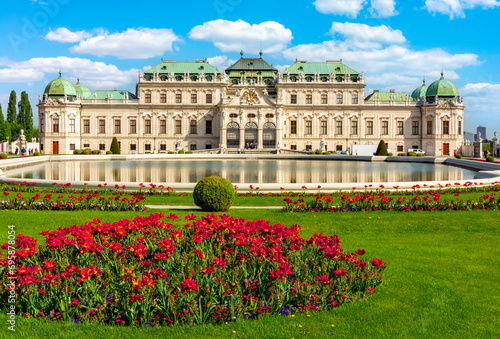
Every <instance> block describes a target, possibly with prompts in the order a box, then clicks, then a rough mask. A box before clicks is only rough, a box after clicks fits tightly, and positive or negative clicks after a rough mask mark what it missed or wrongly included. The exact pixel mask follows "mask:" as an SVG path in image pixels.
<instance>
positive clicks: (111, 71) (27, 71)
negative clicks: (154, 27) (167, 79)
mask: <svg viewBox="0 0 500 339" xmlns="http://www.w3.org/2000/svg"><path fill="white" fill-rule="evenodd" d="M0 66H7V67H8V68H5V69H3V70H0V82H33V81H39V80H45V81H47V82H48V81H50V80H52V79H53V78H55V77H57V73H58V72H59V70H60V69H61V70H62V72H63V77H64V78H65V79H67V80H69V81H71V82H72V83H75V82H76V77H77V76H80V80H81V83H82V84H84V85H85V86H87V87H89V88H90V89H91V90H96V89H112V88H114V87H122V86H125V85H127V84H130V83H133V82H135V81H136V80H137V78H138V74H139V70H137V69H130V70H120V69H119V68H118V67H116V66H115V65H111V64H109V65H107V64H105V63H103V62H96V61H92V60H89V59H82V58H68V57H57V58H32V59H29V60H26V61H10V60H8V59H0ZM1 71H3V72H1ZM16 74H17V75H18V76H19V75H21V77H22V81H21V80H18V81H16V77H15V76H13V75H16Z"/></svg>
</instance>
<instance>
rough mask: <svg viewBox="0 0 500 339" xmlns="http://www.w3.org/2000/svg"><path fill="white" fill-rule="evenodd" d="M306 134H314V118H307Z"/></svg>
mask: <svg viewBox="0 0 500 339" xmlns="http://www.w3.org/2000/svg"><path fill="white" fill-rule="evenodd" d="M306 134H313V122H312V120H306Z"/></svg>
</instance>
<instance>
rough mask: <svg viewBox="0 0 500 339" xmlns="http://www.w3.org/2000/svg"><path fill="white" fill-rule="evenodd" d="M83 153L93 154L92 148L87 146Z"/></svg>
mask: <svg viewBox="0 0 500 339" xmlns="http://www.w3.org/2000/svg"><path fill="white" fill-rule="evenodd" d="M83 154H86V155H89V154H92V150H91V149H90V148H86V149H84V150H83Z"/></svg>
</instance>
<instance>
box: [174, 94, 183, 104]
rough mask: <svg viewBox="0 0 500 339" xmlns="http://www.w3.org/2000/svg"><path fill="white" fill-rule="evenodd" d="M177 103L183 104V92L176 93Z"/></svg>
mask: <svg viewBox="0 0 500 339" xmlns="http://www.w3.org/2000/svg"><path fill="white" fill-rule="evenodd" d="M175 103H176V104H182V93H175Z"/></svg>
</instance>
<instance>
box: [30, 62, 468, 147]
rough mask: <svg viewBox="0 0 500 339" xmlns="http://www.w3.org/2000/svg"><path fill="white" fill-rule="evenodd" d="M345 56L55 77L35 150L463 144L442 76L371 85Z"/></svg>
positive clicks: (460, 111)
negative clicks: (399, 85)
mask: <svg viewBox="0 0 500 339" xmlns="http://www.w3.org/2000/svg"><path fill="white" fill-rule="evenodd" d="M365 86H366V85H365V80H364V75H363V74H360V73H358V72H356V71H355V70H353V69H351V68H350V67H348V66H346V65H345V64H343V63H342V61H327V62H325V63H311V62H306V61H298V60H297V61H296V62H295V63H294V64H293V65H292V66H290V67H289V68H287V69H285V70H284V72H282V73H281V72H279V71H278V70H277V69H276V68H274V67H273V66H272V65H271V64H269V63H267V62H266V61H265V60H264V59H263V58H262V53H261V54H260V58H244V57H243V53H241V58H240V59H239V60H238V61H237V62H236V63H234V64H233V65H231V66H230V67H228V68H227V69H226V70H225V71H224V72H223V73H220V72H218V70H217V69H216V68H215V67H213V66H211V65H210V64H209V63H208V62H207V61H206V60H197V61H195V62H176V61H172V60H162V62H161V63H160V64H158V65H156V66H154V67H153V68H151V69H150V70H148V71H146V72H144V73H141V74H140V76H139V82H138V83H137V86H136V93H130V92H128V91H124V90H112V91H95V92H93V93H92V92H91V91H90V90H89V89H88V88H87V87H85V86H83V85H82V84H80V81H79V79H78V82H77V83H76V84H75V85H73V84H71V83H70V82H69V81H67V80H65V79H63V78H62V77H61V74H60V76H59V78H57V79H55V80H53V81H51V82H50V83H49V84H48V85H47V87H46V88H45V92H44V94H43V96H41V97H40V98H39V104H38V114H39V130H40V139H41V141H40V143H41V151H42V153H45V154H59V153H61V154H70V153H73V150H75V149H83V148H90V149H92V150H101V152H105V151H106V150H109V149H110V146H111V141H112V139H113V137H116V138H117V139H118V141H119V144H120V148H121V153H122V154H133V153H166V152H168V151H178V150H181V149H182V150H184V151H195V152H198V151H202V150H206V149H212V150H213V149H216V148H220V149H221V151H226V152H227V151H229V152H231V151H236V150H237V149H241V150H243V149H245V148H249V147H252V148H256V149H259V150H269V151H272V150H276V149H280V150H282V151H285V150H287V151H290V152H293V151H306V150H316V149H323V150H327V151H329V152H336V151H339V152H340V151H347V150H348V149H349V148H350V146H352V145H353V144H378V143H379V141H380V140H384V141H385V142H386V144H387V146H388V148H389V149H391V150H392V152H393V153H395V154H396V153H399V152H406V151H407V149H409V148H420V149H422V150H424V151H425V152H426V153H427V154H428V155H448V154H449V152H450V151H451V152H453V150H455V149H458V148H459V147H460V146H461V145H462V144H463V131H462V128H463V118H464V106H463V100H462V99H461V98H460V96H459V93H458V91H457V89H456V87H455V86H454V85H453V84H452V83H451V82H449V81H447V80H445V79H444V77H443V76H441V79H438V80H436V81H435V82H433V83H432V84H431V85H430V86H426V85H425V81H424V84H423V85H422V86H420V87H418V88H417V89H416V90H415V91H414V92H413V93H412V94H411V95H409V94H407V93H401V92H396V91H393V90H391V91H390V92H387V93H384V92H379V91H374V92H373V93H371V94H370V95H368V96H367V97H366V98H365V96H364V92H365Z"/></svg>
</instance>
